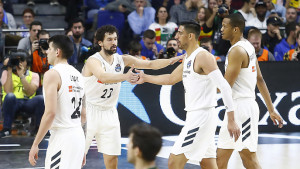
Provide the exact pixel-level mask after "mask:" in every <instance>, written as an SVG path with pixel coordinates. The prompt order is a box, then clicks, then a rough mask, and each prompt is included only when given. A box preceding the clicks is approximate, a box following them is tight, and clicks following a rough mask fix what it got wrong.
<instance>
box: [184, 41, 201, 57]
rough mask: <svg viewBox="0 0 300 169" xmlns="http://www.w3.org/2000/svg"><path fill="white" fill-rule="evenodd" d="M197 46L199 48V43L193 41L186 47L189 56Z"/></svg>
mask: <svg viewBox="0 0 300 169" xmlns="http://www.w3.org/2000/svg"><path fill="white" fill-rule="evenodd" d="M197 48H199V45H198V43H197V42H193V43H191V44H189V45H188V47H187V49H185V51H186V53H187V56H190V55H191V54H192V53H193V52H194V51H195V50H196V49H197Z"/></svg>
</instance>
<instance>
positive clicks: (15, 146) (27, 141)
mask: <svg viewBox="0 0 300 169" xmlns="http://www.w3.org/2000/svg"><path fill="white" fill-rule="evenodd" d="M33 139H34V138H33V137H27V136H20V137H17V136H14V137H9V138H2V139H0V169H11V168H14V169H38V168H40V169H42V168H44V167H43V166H44V160H45V154H46V148H47V145H48V139H47V138H46V139H44V140H43V141H42V143H41V144H40V152H39V160H38V163H37V166H35V167H32V166H30V164H29V162H28V153H29V149H30V147H31V144H32V142H33ZM175 139H176V136H165V137H164V143H163V148H162V150H161V152H160V153H159V154H158V157H157V165H158V168H159V169H167V168H168V167H167V162H168V159H167V158H168V156H169V152H170V149H171V147H172V145H173V144H174V140H175ZM217 139H218V136H216V140H217ZM127 142H128V139H127V138H122V155H121V156H120V157H119V165H118V168H119V169H133V166H132V165H131V164H129V163H128V162H127V159H126V154H127V150H126V143H127ZM258 142H259V145H258V158H259V162H260V163H261V165H262V168H263V169H300V166H299V159H300V158H299V152H300V132H297V133H274V134H270V133H263V134H259V141H258ZM84 168H85V169H96V168H97V169H104V168H105V167H104V164H103V158H102V155H101V154H100V153H98V152H97V147H96V146H95V142H93V143H92V145H91V149H90V151H89V153H88V156H87V165H86V166H85V167H84ZM228 168H229V169H243V168H244V167H243V166H242V162H241V160H240V158H239V155H238V153H237V152H234V153H233V156H232V158H231V160H230V162H229V167H228ZM185 169H200V166H199V165H198V164H197V163H195V162H189V163H188V164H187V165H186V167H185Z"/></svg>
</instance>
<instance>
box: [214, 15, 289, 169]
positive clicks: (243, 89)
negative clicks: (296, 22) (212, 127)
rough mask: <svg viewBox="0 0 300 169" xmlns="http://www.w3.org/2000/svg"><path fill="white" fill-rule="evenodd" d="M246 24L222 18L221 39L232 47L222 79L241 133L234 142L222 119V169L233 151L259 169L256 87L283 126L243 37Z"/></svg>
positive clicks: (219, 156) (219, 159)
mask: <svg viewBox="0 0 300 169" xmlns="http://www.w3.org/2000/svg"><path fill="white" fill-rule="evenodd" d="M244 28H245V21H244V18H243V16H242V15H240V14H238V13H236V14H231V15H229V16H227V17H226V18H224V19H223V22H222V28H221V31H222V38H223V39H225V40H229V41H230V43H231V45H232V46H231V48H230V49H229V51H228V55H227V57H226V62H225V68H226V72H225V78H226V80H227V81H228V83H229V84H230V85H231V87H232V95H233V100H234V105H235V108H234V110H235V120H236V122H237V124H238V126H239V128H241V130H242V135H241V137H240V138H239V139H238V140H237V141H236V142H234V141H233V140H232V139H231V138H230V133H229V132H228V131H227V130H226V125H227V120H226V119H227V118H226V117H225V119H224V121H223V125H222V127H221V130H220V134H219V143H218V150H217V163H218V167H219V169H225V168H227V165H228V160H229V158H230V156H231V154H232V152H233V150H237V151H239V154H240V156H241V158H242V161H243V165H244V167H245V168H247V169H250V168H253V169H260V168H261V167H260V165H259V162H258V160H257V156H256V150H257V140H258V121H259V109H258V105H257V103H256V101H255V87H256V84H257V87H258V89H259V91H260V93H261V94H262V96H263V98H264V100H265V102H266V105H267V108H268V111H269V112H270V117H271V119H272V121H273V122H274V124H276V125H279V127H280V128H281V127H282V123H283V120H282V118H281V116H280V115H279V114H278V113H276V112H275V110H274V107H273V105H272V101H271V98H270V94H269V91H268V88H267V86H266V83H265V81H264V79H263V77H262V74H261V71H260V68H259V65H258V62H257V59H256V55H255V49H254V47H253V46H252V44H251V43H250V42H249V41H248V40H246V39H244V38H243V31H244Z"/></svg>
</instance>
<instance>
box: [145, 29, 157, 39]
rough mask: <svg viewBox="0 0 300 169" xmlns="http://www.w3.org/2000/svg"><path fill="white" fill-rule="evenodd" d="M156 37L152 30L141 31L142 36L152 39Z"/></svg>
mask: <svg viewBox="0 0 300 169" xmlns="http://www.w3.org/2000/svg"><path fill="white" fill-rule="evenodd" d="M155 37H156V34H155V32H154V31H153V30H151V29H148V30H146V31H145V32H144V33H143V38H148V39H153V38H155Z"/></svg>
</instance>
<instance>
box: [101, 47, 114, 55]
mask: <svg viewBox="0 0 300 169" xmlns="http://www.w3.org/2000/svg"><path fill="white" fill-rule="evenodd" d="M114 48H116V49H114ZM103 50H104V53H105V54H107V55H112V54H114V53H116V52H117V47H116V46H112V47H111V48H110V49H105V48H103Z"/></svg>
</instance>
